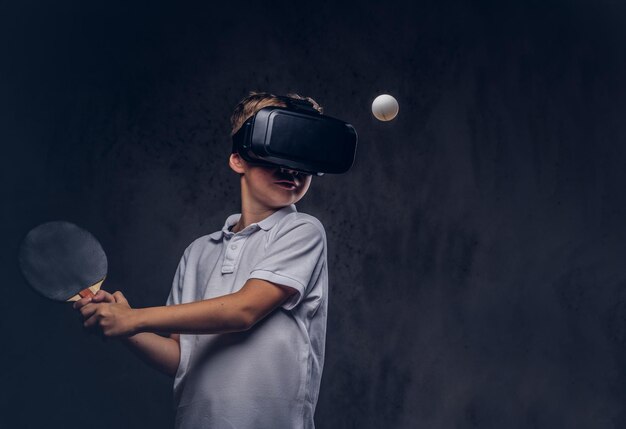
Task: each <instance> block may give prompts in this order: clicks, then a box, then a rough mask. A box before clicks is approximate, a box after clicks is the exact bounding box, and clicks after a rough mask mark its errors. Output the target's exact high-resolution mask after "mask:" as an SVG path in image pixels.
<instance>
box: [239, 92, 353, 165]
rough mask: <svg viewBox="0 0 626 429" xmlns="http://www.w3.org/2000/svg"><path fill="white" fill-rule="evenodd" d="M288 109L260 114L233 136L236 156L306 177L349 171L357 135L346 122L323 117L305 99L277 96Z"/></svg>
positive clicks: (266, 111)
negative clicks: (293, 171)
mask: <svg viewBox="0 0 626 429" xmlns="http://www.w3.org/2000/svg"><path fill="white" fill-rule="evenodd" d="M278 98H279V99H281V101H284V103H285V104H286V105H287V106H288V107H278V106H270V107H264V108H262V109H260V110H259V111H257V112H256V113H255V114H254V115H253V116H252V117H250V118H249V119H248V120H246V121H245V122H244V123H243V125H242V126H241V128H240V129H239V130H238V131H237V132H236V133H235V134H234V135H233V150H232V151H233V153H235V152H236V153H239V155H240V156H241V157H242V158H243V159H245V160H246V161H247V162H248V163H250V164H254V165H262V166H267V167H283V168H287V169H291V170H295V171H299V172H301V173H305V174H313V175H317V176H322V175H323V174H324V173H329V174H341V173H345V172H347V171H348V170H349V169H350V167H352V164H353V163H354V157H355V154H356V144H357V134H356V130H355V129H354V127H353V126H352V125H350V124H348V123H347V122H344V121H341V120H339V119H335V118H331V117H330V116H326V115H322V114H320V113H319V112H318V111H317V110H315V109H314V108H313V106H311V104H310V103H309V102H308V101H306V100H297V99H293V98H289V97H278Z"/></svg>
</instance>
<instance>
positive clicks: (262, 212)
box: [231, 201, 279, 233]
mask: <svg viewBox="0 0 626 429" xmlns="http://www.w3.org/2000/svg"><path fill="white" fill-rule="evenodd" d="M250 206H253V205H252V204H246V202H245V201H243V202H242V204H241V216H240V217H239V221H237V223H236V224H235V225H234V226H233V227H232V228H231V231H232V232H234V233H237V232H239V231H241V230H242V229H245V228H246V227H247V226H248V225H251V224H253V223H257V222H261V221H262V220H263V219H265V218H266V217H268V216H271V215H272V214H274V213H276V212H277V211H278V210H279V209H272V208H270V207H263V206H260V207H259V206H256V207H255V206H253V207H250Z"/></svg>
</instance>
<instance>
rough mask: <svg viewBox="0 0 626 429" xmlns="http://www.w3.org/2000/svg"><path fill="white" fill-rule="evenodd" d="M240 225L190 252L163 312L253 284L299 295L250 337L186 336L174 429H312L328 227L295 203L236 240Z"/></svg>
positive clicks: (177, 380) (235, 218)
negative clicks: (273, 285)
mask: <svg viewBox="0 0 626 429" xmlns="http://www.w3.org/2000/svg"><path fill="white" fill-rule="evenodd" d="M240 216H241V214H240V213H236V214H233V215H230V216H229V217H228V218H227V219H226V222H225V223H224V227H223V228H222V230H220V231H216V232H214V233H213V234H209V235H205V236H203V237H200V238H198V239H197V240H195V241H194V242H193V243H191V245H190V246H189V247H187V249H186V250H185V253H184V255H183V257H182V259H181V261H180V264H179V266H178V269H177V270H176V274H175V276H174V281H173V285H172V290H171V292H170V295H169V297H168V299H167V305H172V304H182V303H187V302H193V301H199V300H203V299H208V298H214V297H218V296H222V295H227V294H231V293H234V292H237V291H238V290H240V289H241V288H242V287H243V285H244V283H245V282H246V280H248V279H249V278H258V279H264V280H268V281H271V282H274V283H278V284H281V285H285V286H289V287H292V288H294V289H296V290H297V291H298V292H297V293H295V294H294V295H292V297H291V298H290V299H288V300H287V301H286V302H285V303H284V304H283V305H282V306H281V307H279V308H277V309H276V310H275V311H274V312H272V313H271V314H269V315H268V316H267V317H265V318H264V319H262V320H261V321H259V322H258V323H257V324H256V325H254V326H253V327H252V328H251V329H249V330H248V331H245V332H235V333H227V334H216V335H185V334H181V335H180V348H181V354H180V364H179V367H178V371H177V373H176V377H175V379H174V401H175V405H176V407H177V413H176V428H178V429H200V428H212V429H222V428H224V429H225V428H228V429H232V428H237V429H264V428H267V429H299V428H306V429H310V428H314V423H313V414H314V412H315V405H316V403H317V396H318V392H319V386H320V381H321V376H322V368H323V364H324V345H325V341H326V314H327V309H328V268H327V251H326V233H325V231H324V227H323V226H322V224H321V223H320V221H319V220H317V219H316V218H315V217H314V216H311V215H308V214H306V213H300V212H298V211H297V210H296V206H295V205H293V204H292V205H290V206H286V207H283V208H281V209H280V210H278V211H276V212H274V213H273V214H272V215H270V216H268V217H267V218H265V219H263V220H262V221H260V222H258V223H253V224H251V225H248V226H247V227H246V228H245V229H243V230H241V231H239V232H237V233H233V232H231V231H230V229H229V228H230V227H231V226H233V225H235V224H236V223H237V221H238V220H239V217H240Z"/></svg>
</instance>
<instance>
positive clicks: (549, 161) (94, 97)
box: [0, 0, 626, 429]
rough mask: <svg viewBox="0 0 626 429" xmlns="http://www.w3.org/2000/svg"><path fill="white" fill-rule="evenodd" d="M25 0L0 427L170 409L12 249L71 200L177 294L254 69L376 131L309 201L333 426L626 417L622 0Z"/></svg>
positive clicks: (5, 233) (11, 121) (1, 72)
mask: <svg viewBox="0 0 626 429" xmlns="http://www.w3.org/2000/svg"><path fill="white" fill-rule="evenodd" d="M17 3H18V2H16V4H14V5H7V4H6V3H5V4H3V5H2V6H0V17H1V18H0V19H1V21H2V22H1V23H2V25H1V26H0V41H1V42H0V62H1V68H0V121H1V124H0V125H1V126H0V143H1V144H2V155H1V156H0V162H1V164H0V167H1V169H0V179H1V183H2V187H1V188H0V189H1V191H2V210H1V212H0V216H1V218H0V220H1V222H0V225H1V226H0V227H1V228H2V235H1V236H2V246H0V255H1V262H2V274H3V275H2V278H3V281H2V283H3V284H2V292H3V293H2V298H1V299H0V328H1V332H2V340H1V347H2V353H1V354H0V355H1V356H2V358H1V359H2V363H3V365H2V366H1V368H0V376H1V380H0V384H1V388H0V427H3V428H4V427H6V428H39V427H44V426H46V427H63V428H79V427H80V428H83V427H90V428H135V427H151V428H170V427H172V426H173V421H174V420H173V418H174V410H173V408H172V404H171V400H172V397H171V380H170V379H168V378H167V377H166V376H164V375H161V374H159V373H158V372H156V371H155V370H153V369H151V368H149V367H147V366H145V365H144V364H143V363H142V362H141V361H139V360H138V359H137V358H135V356H133V355H132V354H131V353H130V352H129V351H128V350H126V349H125V348H124V347H123V346H122V345H121V344H119V343H117V342H116V341H114V340H108V341H102V340H101V339H100V338H98V337H97V336H94V335H89V334H88V333H86V332H85V331H84V330H83V328H82V325H81V318H80V316H79V314H78V313H76V312H74V311H73V310H72V309H71V308H70V307H67V306H64V305H62V304H57V303H53V302H49V301H46V300H45V299H43V298H40V297H39V296H37V295H35V294H34V293H33V292H32V291H31V290H30V289H29V288H28V287H27V285H26V284H25V282H24V280H23V279H22V278H21V276H20V274H19V271H18V267H17V263H16V252H17V248H18V245H19V242H20V240H21V238H22V236H23V235H24V234H25V233H26V231H28V230H29V229H30V228H31V227H33V226H34V225H36V224H38V223H40V222H44V221H48V220H54V219H65V220H69V221H73V222H76V223H78V224H79V225H82V226H83V227H85V228H87V229H89V230H91V231H92V232H93V233H94V234H95V235H96V236H97V237H98V238H99V239H100V240H101V242H102V243H103V246H104V248H105V250H106V251H107V253H108V255H109V263H110V276H109V280H108V282H107V284H108V286H107V287H108V288H109V290H115V289H120V290H122V291H123V292H124V293H125V294H126V296H127V298H128V299H129V301H130V303H131V305H133V306H135V307H145V306H155V305H162V304H164V302H165V299H166V297H167V294H168V292H169V289H170V284H171V280H172V277H173V275H174V270H175V268H176V265H177V263H178V260H179V258H180V256H181V254H182V251H183V250H184V248H185V247H186V246H187V245H188V244H189V243H190V242H191V241H192V240H193V239H195V238H196V237H198V236H200V235H203V234H207V233H210V232H213V231H215V230H218V229H220V228H221V226H222V225H223V222H224V219H225V218H226V216H228V215H229V214H231V213H236V212H238V211H239V208H240V207H239V204H240V195H239V183H238V180H237V175H236V174H235V173H233V172H232V171H231V170H230V169H229V168H228V166H227V156H228V153H229V149H230V140H229V116H230V113H231V111H232V108H233V107H234V105H235V104H236V103H237V101H238V100H239V99H241V98H242V97H243V96H245V95H246V94H247V92H248V91H250V90H267V91H271V92H275V93H286V92H289V91H295V92H299V93H301V94H304V95H310V96H313V97H314V98H316V99H317V100H318V101H319V102H320V103H321V104H322V105H323V106H325V108H326V113H328V114H329V115H331V116H336V117H339V118H343V119H345V120H347V121H350V122H352V123H353V124H354V125H355V127H356V128H357V130H358V132H359V136H360V141H359V146H358V151H357V159H356V162H355V164H354V167H353V169H352V170H351V171H350V172H349V173H348V174H345V175H340V176H331V175H327V176H324V177H322V178H314V180H313V184H312V187H311V189H310V191H309V193H308V194H307V195H306V196H305V198H304V199H303V200H302V201H301V202H300V203H299V204H298V209H299V210H300V211H303V212H306V213H310V214H312V215H314V216H316V217H318V219H320V221H322V223H323V224H324V225H325V227H326V232H327V236H328V246H329V254H328V262H329V266H330V293H331V295H330V307H329V319H328V336H327V353H326V363H325V368H324V376H323V381H322V388H321V392H320V397H319V402H318V408H317V413H316V423H317V426H318V427H319V428H322V429H325V428H474V427H476V428H555V427H569V428H574V427H580V428H612V427H615V428H617V427H625V426H626V413H625V408H624V404H625V403H626V348H625V347H626V344H625V343H626V289H625V286H626V268H624V265H623V264H624V259H625V258H624V257H625V256H626V245H625V244H624V238H625V236H626V226H625V225H624V214H625V211H626V210H625V209H626V193H625V192H624V186H625V185H626V172H625V169H624V165H625V161H626V149H625V144H626V141H625V138H626V121H624V117H625V113H626V109H625V107H626V106H625V98H624V95H625V85H624V82H623V78H624V76H625V72H626V67H625V65H626V61H625V59H626V56H625V54H626V51H625V48H624V47H625V44H624V42H625V39H626V37H625V36H626V30H624V23H625V22H626V8H625V7H624V6H623V5H622V4H620V2H615V1H565V0H563V1H554V0H552V1H514V2H513V1H511V2H497V1H493V2H488V1H482V2H470V1H449V0H445V1H436V2H425V1H421V2H406V3H393V2H362V3H341V4H337V3H335V2H315V3H314V2H275V3H272V4H271V5H270V4H268V5H263V4H261V2H244V1H239V2H224V4H221V5H219V6H218V4H217V3H215V4H213V5H210V6H209V5H206V4H205V5H199V4H198V5H191V4H179V3H176V4H175V3H174V2H171V3H165V2H163V3H158V2H148V1H145V2H139V3H135V4H133V5H130V4H122V3H119V4H118V3H117V2H98V3H94V2H88V3H91V4H90V5H89V6H87V5H86V3H85V2H78V1H76V2H69V1H59V2H19V4H17ZM380 93H390V94H392V95H394V96H395V97H396V98H397V99H398V101H399V103H400V113H399V116H398V117H397V118H396V119H395V120H394V121H392V122H389V123H383V122H378V121H377V120H375V119H374V118H373V116H372V115H371V113H370V104H371V101H372V100H373V98H374V97H375V96H376V95H378V94H380Z"/></svg>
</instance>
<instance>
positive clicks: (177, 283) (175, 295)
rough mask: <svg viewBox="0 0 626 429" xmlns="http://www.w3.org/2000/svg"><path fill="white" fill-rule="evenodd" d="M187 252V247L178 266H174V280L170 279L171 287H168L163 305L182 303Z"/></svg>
mask: <svg viewBox="0 0 626 429" xmlns="http://www.w3.org/2000/svg"><path fill="white" fill-rule="evenodd" d="M190 247H191V246H190ZM188 252H189V248H187V249H186V250H185V252H184V253H183V256H182V258H180V262H179V263H178V267H177V268H176V273H175V274H174V280H173V281H172V288H171V289H170V294H169V296H168V297H167V301H166V302H165V305H176V304H181V303H182V295H183V280H184V275H185V265H186V263H187V254H188Z"/></svg>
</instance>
